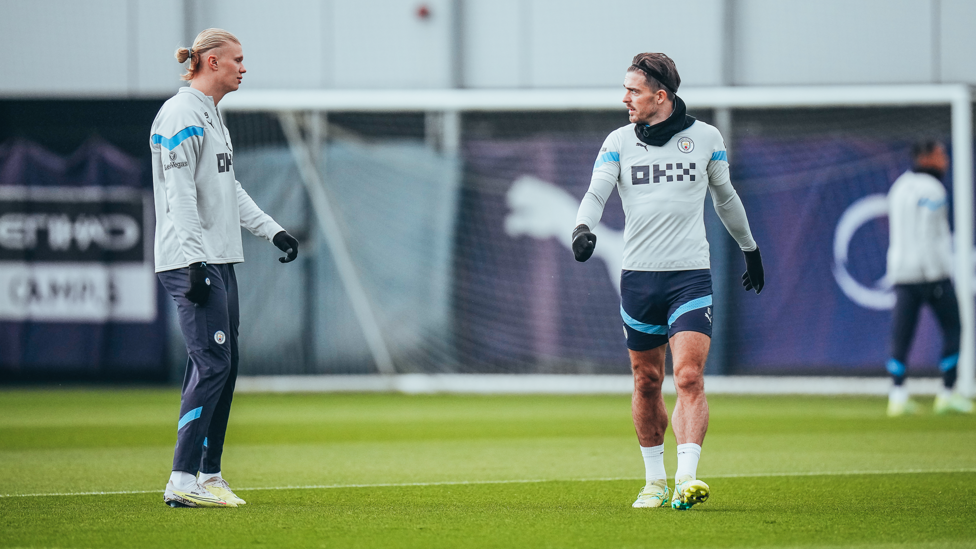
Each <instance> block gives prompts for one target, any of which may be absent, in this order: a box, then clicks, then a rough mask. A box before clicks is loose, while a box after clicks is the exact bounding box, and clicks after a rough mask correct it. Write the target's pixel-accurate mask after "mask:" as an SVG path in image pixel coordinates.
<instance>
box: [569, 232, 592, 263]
mask: <svg viewBox="0 0 976 549" xmlns="http://www.w3.org/2000/svg"><path fill="white" fill-rule="evenodd" d="M595 249H596V235H595V234H593V233H591V232H590V228H589V227H587V226H586V225H579V226H577V227H576V228H575V229H573V255H575V256H576V261H586V260H587V259H589V258H590V256H591V255H593V250H595Z"/></svg>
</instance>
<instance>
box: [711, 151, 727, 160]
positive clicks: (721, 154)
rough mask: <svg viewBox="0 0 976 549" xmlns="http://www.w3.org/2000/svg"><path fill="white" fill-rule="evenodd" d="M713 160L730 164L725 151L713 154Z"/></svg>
mask: <svg viewBox="0 0 976 549" xmlns="http://www.w3.org/2000/svg"><path fill="white" fill-rule="evenodd" d="M712 160H721V161H723V162H728V161H729V156H728V155H727V154H726V153H725V151H715V152H713V153H712Z"/></svg>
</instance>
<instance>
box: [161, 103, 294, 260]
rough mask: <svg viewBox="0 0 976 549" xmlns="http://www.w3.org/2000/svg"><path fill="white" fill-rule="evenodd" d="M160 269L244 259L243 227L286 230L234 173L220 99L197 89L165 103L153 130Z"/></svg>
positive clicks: (270, 232) (266, 233) (269, 232)
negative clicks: (258, 204)
mask: <svg viewBox="0 0 976 549" xmlns="http://www.w3.org/2000/svg"><path fill="white" fill-rule="evenodd" d="M150 135H151V137H150V148H151V149H152V169H153V198H154V200H155V203H156V242H155V255H156V272H157V273H158V272H160V271H169V270H172V269H179V268H183V267H186V266H188V265H190V264H191V263H196V262H199V261H206V262H207V263H215V264H216V263H240V262H242V261H244V247H243V245H242V242H241V227H244V228H246V229H247V230H249V231H251V232H252V233H254V234H255V235H257V236H263V237H264V238H266V239H268V240H269V241H270V240H271V239H272V238H274V235H276V234H278V232H280V231H281V230H282V228H281V226H280V225H278V224H277V223H275V221H274V219H271V216H269V215H268V214H266V213H264V212H263V211H261V208H258V206H257V205H256V204H255V203H254V201H253V200H251V197H250V196H248V194H247V193H246V192H245V191H244V189H243V188H242V187H241V184H240V182H238V181H237V179H236V178H235V176H234V148H233V146H232V145H231V142H230V134H229V133H228V132H227V128H225V127H224V125H223V122H222V121H221V120H220V115H219V113H218V112H217V107H216V105H214V102H213V98H211V97H209V96H206V95H204V94H203V93H202V92H200V91H198V90H195V89H193V88H190V87H184V88H180V90H179V92H178V93H177V94H176V95H174V96H173V97H171V98H170V99H169V100H167V101H166V102H165V103H163V107H162V108H161V109H159V113H158V114H157V115H156V119H155V120H154V121H153V124H152V130H151V132H150Z"/></svg>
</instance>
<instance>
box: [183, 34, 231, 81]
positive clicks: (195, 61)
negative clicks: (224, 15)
mask: <svg viewBox="0 0 976 549" xmlns="http://www.w3.org/2000/svg"><path fill="white" fill-rule="evenodd" d="M227 42H234V43H235V44H240V43H241V41H240V40H238V39H237V37H236V36H234V35H233V34H231V33H230V32H228V31H225V30H224V29H206V30H203V31H200V34H198V35H197V37H196V39H195V40H194V41H193V45H192V46H190V47H189V48H178V49H177V50H176V60H177V61H179V62H180V63H186V60H187V59H189V60H190V66H188V67H187V69H186V74H184V75H183V76H181V77H180V80H193V77H194V76H196V74H197V71H198V70H199V69H200V66H199V65H200V60H201V59H203V57H202V56H203V54H204V53H207V52H208V51H210V50H212V49H214V48H219V47H220V46H223V45H224V44H226V43H227Z"/></svg>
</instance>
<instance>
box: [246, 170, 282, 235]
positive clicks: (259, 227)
mask: <svg viewBox="0 0 976 549" xmlns="http://www.w3.org/2000/svg"><path fill="white" fill-rule="evenodd" d="M234 183H235V184H236V185H237V207H238V209H239V210H240V214H241V227H244V228H245V229H247V230H249V231H251V234H253V235H255V236H260V237H264V238H265V239H267V240H268V241H269V242H270V241H273V240H274V236H275V235H276V234H278V233H280V232H281V231H283V230H284V229H282V228H281V225H279V224H277V223H275V220H274V219H272V218H271V216H270V215H268V214H266V213H264V211H262V210H261V208H259V207H258V205H257V204H255V203H254V200H252V199H251V196H250V195H248V194H247V191H245V190H244V187H242V186H241V182H240V181H236V180H235V181H234Z"/></svg>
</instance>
